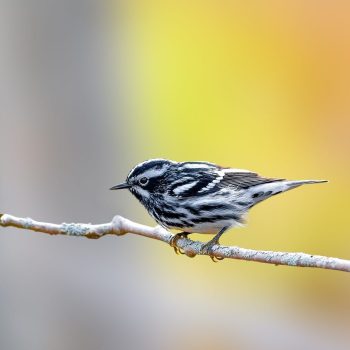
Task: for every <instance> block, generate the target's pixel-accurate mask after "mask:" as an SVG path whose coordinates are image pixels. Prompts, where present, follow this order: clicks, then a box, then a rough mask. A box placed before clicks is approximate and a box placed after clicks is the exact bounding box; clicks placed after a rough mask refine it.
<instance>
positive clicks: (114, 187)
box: [110, 182, 131, 190]
mask: <svg viewBox="0 0 350 350" xmlns="http://www.w3.org/2000/svg"><path fill="white" fill-rule="evenodd" d="M130 187H131V185H129V184H128V183H127V182H123V183H121V184H119V185H115V186H113V187H111V188H110V190H122V189H123V188H130Z"/></svg>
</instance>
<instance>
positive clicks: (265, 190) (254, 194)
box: [249, 180, 328, 205]
mask: <svg viewBox="0 0 350 350" xmlns="http://www.w3.org/2000/svg"><path fill="white" fill-rule="evenodd" d="M323 182H328V181H327V180H296V181H293V180H279V181H274V182H269V183H265V184H261V185H257V186H252V187H250V188H249V192H250V195H251V198H252V199H253V201H254V205H255V204H257V203H259V202H261V201H263V200H265V199H267V198H269V197H271V196H275V195H276V194H279V193H282V192H286V191H289V190H292V189H293V188H296V187H299V186H301V185H307V184H318V183H323Z"/></svg>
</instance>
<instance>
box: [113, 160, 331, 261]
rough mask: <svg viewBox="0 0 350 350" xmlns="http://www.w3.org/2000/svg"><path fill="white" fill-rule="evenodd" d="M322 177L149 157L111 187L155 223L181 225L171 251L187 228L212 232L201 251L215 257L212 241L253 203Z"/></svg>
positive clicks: (240, 219) (241, 221)
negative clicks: (279, 175) (280, 175)
mask: <svg viewBox="0 0 350 350" xmlns="http://www.w3.org/2000/svg"><path fill="white" fill-rule="evenodd" d="M323 182H327V180H286V179H281V178H270V177H263V176H260V175H259V174H258V173H256V172H252V171H249V170H244V169H235V168H229V167H223V166H220V165H217V164H214V163H210V162H206V161H187V162H176V161H172V160H167V159H150V160H146V161H144V162H142V163H139V164H137V165H136V166H135V167H134V168H132V169H131V170H130V172H129V174H128V175H127V178H126V181H125V182H123V183H120V184H118V185H116V186H113V187H111V188H110V189H111V190H120V189H128V190H129V191H130V192H131V193H132V194H133V195H134V196H135V197H136V198H137V199H138V200H139V201H140V203H141V204H142V205H143V206H144V207H145V208H146V210H147V211H148V213H149V214H150V216H151V217H152V218H153V219H154V220H155V221H156V222H157V223H158V224H159V225H160V226H162V227H164V228H165V229H175V230H180V231H181V232H179V233H177V234H175V235H174V236H173V238H172V239H171V240H170V245H171V246H172V247H173V248H174V250H175V252H176V253H182V251H181V250H180V249H179V248H178V247H177V245H176V242H177V241H178V239H180V238H182V237H186V238H187V237H188V235H189V234H191V233H201V234H213V235H214V237H213V238H212V239H211V240H209V241H208V242H207V243H206V244H204V245H203V246H202V249H201V253H206V254H207V255H209V256H210V257H211V258H212V260H213V261H216V260H218V258H216V259H215V255H214V253H213V247H214V246H215V245H219V244H220V242H219V239H220V237H221V236H222V235H223V234H224V233H225V232H226V231H227V230H228V229H230V228H233V227H237V226H242V225H244V224H245V218H246V215H247V213H248V211H249V210H250V209H251V208H252V207H253V206H255V205H256V204H258V203H260V202H262V201H264V200H266V199H268V198H270V197H272V196H275V195H277V194H280V193H282V192H285V191H289V190H291V189H293V188H296V187H299V186H301V185H305V184H316V183H323Z"/></svg>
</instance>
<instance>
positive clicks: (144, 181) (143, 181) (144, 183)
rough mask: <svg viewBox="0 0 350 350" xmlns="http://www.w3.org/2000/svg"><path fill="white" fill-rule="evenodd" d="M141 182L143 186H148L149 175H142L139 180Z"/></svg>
mask: <svg viewBox="0 0 350 350" xmlns="http://www.w3.org/2000/svg"><path fill="white" fill-rule="evenodd" d="M139 183H140V185H141V186H146V185H147V184H148V178H147V177H141V179H140V180H139Z"/></svg>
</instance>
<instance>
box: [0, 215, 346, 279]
mask: <svg viewBox="0 0 350 350" xmlns="http://www.w3.org/2000/svg"><path fill="white" fill-rule="evenodd" d="M0 226H3V227H7V226H13V227H17V228H21V229H27V230H32V231H36V232H42V233H46V234H49V235H67V236H75V237H86V238H93V239H97V238H100V237H102V236H105V235H116V236H121V235H124V234H126V233H133V234H136V235H140V236H144V237H148V238H153V239H157V240H159V241H162V242H165V243H168V244H169V242H170V240H171V238H172V237H173V235H172V234H171V233H170V232H168V231H167V230H165V229H163V228H161V227H160V226H157V227H154V228H153V227H149V226H145V225H141V224H138V223H136V222H133V221H130V220H128V219H125V218H123V217H121V216H115V217H114V218H113V220H112V221H111V222H109V223H106V224H100V225H92V224H73V223H72V224H67V223H63V224H60V225H57V224H51V223H46V222H39V221H34V220H32V219H30V218H19V217H16V216H13V215H8V214H0ZM203 245H204V244H203V243H201V242H197V241H192V240H190V239H188V238H180V239H179V240H178V241H177V246H178V248H181V250H182V251H183V252H184V253H185V254H186V255H187V256H189V257H194V256H196V255H208V253H207V252H206V251H202V250H201V248H202V247H203ZM212 252H213V253H214V255H215V256H216V257H218V258H229V259H239V260H247V261H257V262H261V263H267V264H275V265H288V266H299V267H316V268H322V269H330V270H339V271H347V272H350V260H343V259H338V258H331V257H326V256H321V255H310V254H305V253H288V252H273V251H263V250H262V251H260V250H252V249H245V248H240V247H227V246H221V245H220V246H219V245H216V246H214V248H213V251H212Z"/></svg>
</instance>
